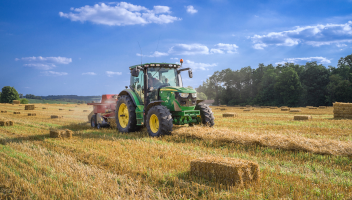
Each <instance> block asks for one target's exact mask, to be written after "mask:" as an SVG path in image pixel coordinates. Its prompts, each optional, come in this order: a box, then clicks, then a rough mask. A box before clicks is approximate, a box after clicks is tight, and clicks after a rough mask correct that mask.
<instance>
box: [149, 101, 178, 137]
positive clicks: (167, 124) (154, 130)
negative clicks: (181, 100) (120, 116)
mask: <svg viewBox="0 0 352 200" xmlns="http://www.w3.org/2000/svg"><path fill="white" fill-rule="evenodd" d="M146 125H147V130H148V133H149V136H151V137H159V136H162V135H170V134H171V131H172V126H173V124H172V116H171V113H170V111H169V109H167V108H166V107H165V106H161V105H157V106H154V107H152V108H150V109H149V111H148V114H147V120H146Z"/></svg>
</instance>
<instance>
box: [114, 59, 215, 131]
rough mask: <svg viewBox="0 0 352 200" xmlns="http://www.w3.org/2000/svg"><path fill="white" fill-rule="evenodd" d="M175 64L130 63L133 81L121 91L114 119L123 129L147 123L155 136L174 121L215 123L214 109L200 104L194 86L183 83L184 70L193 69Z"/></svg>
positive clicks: (194, 123) (179, 122)
mask: <svg viewBox="0 0 352 200" xmlns="http://www.w3.org/2000/svg"><path fill="white" fill-rule="evenodd" d="M180 62H181V65H179V64H172V63H145V64H141V65H134V66H131V67H130V68H129V69H130V71H131V84H130V86H129V89H128V87H127V86H126V89H125V90H123V91H121V92H120V94H119V99H118V101H117V104H116V110H115V119H116V124H117V128H118V130H119V131H120V132H133V131H138V130H139V129H140V128H141V127H143V126H146V127H147V130H148V133H149V135H150V136H152V137H157V136H161V135H169V134H171V132H172V127H173V124H176V125H184V124H189V126H193V125H196V124H204V125H206V126H214V116H213V112H212V111H211V109H210V108H209V107H208V106H207V105H202V104H199V103H200V102H202V101H203V100H197V93H196V91H195V90H194V89H191V88H185V87H183V85H182V78H181V72H182V71H187V70H188V74H189V77H190V78H192V77H193V73H192V70H191V69H190V68H182V62H183V60H182V59H181V60H180Z"/></svg>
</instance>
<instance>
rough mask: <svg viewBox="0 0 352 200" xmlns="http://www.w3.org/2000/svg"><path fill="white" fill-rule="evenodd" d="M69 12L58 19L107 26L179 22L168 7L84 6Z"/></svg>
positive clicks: (121, 3)
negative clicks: (151, 8) (62, 18)
mask: <svg viewBox="0 0 352 200" xmlns="http://www.w3.org/2000/svg"><path fill="white" fill-rule="evenodd" d="M71 10H72V11H73V12H70V13H63V12H59V15H60V17H65V18H68V19H70V20H71V21H80V22H85V21H89V22H92V23H94V24H104V25H108V26H125V25H135V24H141V25H144V24H149V23H157V24H167V23H172V22H174V21H177V20H181V18H178V17H174V16H171V15H168V14H169V13H171V12H170V8H169V7H168V6H154V8H153V10H149V9H147V8H145V7H143V6H139V5H133V4H130V3H126V2H120V3H109V4H108V5H107V4H105V3H100V4H95V5H94V6H89V5H86V6H83V7H80V8H71Z"/></svg>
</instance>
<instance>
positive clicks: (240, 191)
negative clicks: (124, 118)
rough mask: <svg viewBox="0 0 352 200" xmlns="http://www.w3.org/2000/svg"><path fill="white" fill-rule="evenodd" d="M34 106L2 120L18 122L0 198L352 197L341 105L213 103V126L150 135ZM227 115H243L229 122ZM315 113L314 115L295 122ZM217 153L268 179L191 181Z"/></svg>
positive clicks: (350, 133) (3, 158) (0, 175)
mask: <svg viewBox="0 0 352 200" xmlns="http://www.w3.org/2000/svg"><path fill="white" fill-rule="evenodd" d="M35 105H36V107H37V108H36V110H34V111H26V110H24V106H19V105H10V104H0V110H3V111H5V110H6V111H7V113H0V121H1V120H11V121H14V123H15V125H14V126H7V127H3V126H2V127H0V199H2V198H15V199H351V198H352V120H347V119H344V120H336V119H333V108H327V109H316V110H312V109H308V108H300V109H301V110H302V112H301V113H290V112H287V111H281V110H280V109H269V108H263V109H262V108H255V109H254V110H251V111H249V112H244V111H243V110H242V109H239V108H235V107H226V108H225V109H226V110H220V107H215V106H214V107H211V108H212V110H213V112H214V115H215V118H216V119H215V126H214V127H213V128H207V127H202V126H195V127H188V126H174V129H173V130H174V131H173V134H172V135H170V136H164V137H160V138H150V137H148V134H147V132H146V130H145V129H142V131H141V132H135V133H128V134H122V133H119V132H118V131H117V130H116V129H115V128H105V129H101V130H97V129H92V128H91V127H90V124H89V123H87V115H88V114H89V113H90V111H91V110H92V108H91V107H90V106H87V105H75V104H71V105H62V104H61V105H60V104H51V105H50V104H35ZM42 107H46V108H47V109H42ZM60 108H61V109H64V110H59V109H60ZM69 109H71V110H73V111H69ZM83 110H88V112H83ZM14 111H20V112H21V114H19V115H15V114H13V112H14ZM228 112H231V113H237V114H238V116H237V117H234V118H223V117H222V113H228ZM27 113H36V114H37V116H33V117H31V116H27ZM306 114H307V115H312V116H313V119H312V120H309V121H294V120H293V116H294V115H306ZM50 115H60V116H63V118H61V119H50ZM51 128H60V129H61V128H62V129H66V128H67V129H71V130H72V131H74V134H73V138H72V139H57V138H50V137H49V130H50V129H51ZM208 155H211V156H218V157H233V158H241V159H247V160H251V161H255V162H257V163H258V164H259V165H260V174H261V179H260V182H259V183H258V184H256V185H251V186H247V187H236V186H235V187H228V186H224V185H221V184H219V183H216V182H211V181H208V180H206V179H202V178H198V177H194V176H192V175H190V173H189V171H190V161H191V160H192V159H195V158H199V157H203V156H208Z"/></svg>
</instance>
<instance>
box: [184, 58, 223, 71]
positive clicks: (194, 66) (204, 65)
mask: <svg viewBox="0 0 352 200" xmlns="http://www.w3.org/2000/svg"><path fill="white" fill-rule="evenodd" d="M216 66H217V64H216V63H213V64H208V63H196V62H194V61H190V60H185V61H184V63H183V67H185V68H187V67H190V68H191V69H192V70H198V69H199V70H209V69H208V68H209V67H216Z"/></svg>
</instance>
